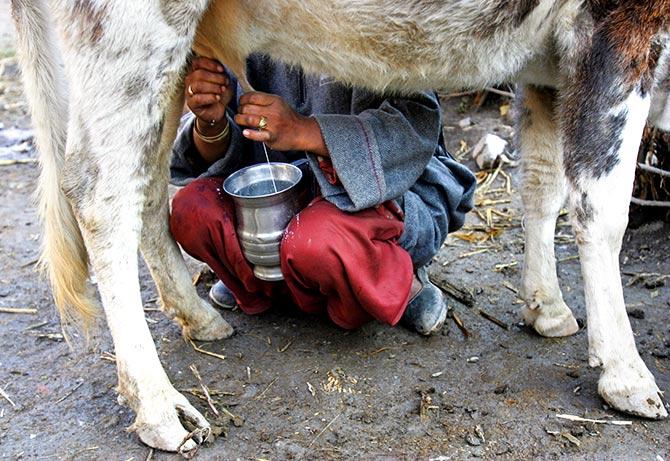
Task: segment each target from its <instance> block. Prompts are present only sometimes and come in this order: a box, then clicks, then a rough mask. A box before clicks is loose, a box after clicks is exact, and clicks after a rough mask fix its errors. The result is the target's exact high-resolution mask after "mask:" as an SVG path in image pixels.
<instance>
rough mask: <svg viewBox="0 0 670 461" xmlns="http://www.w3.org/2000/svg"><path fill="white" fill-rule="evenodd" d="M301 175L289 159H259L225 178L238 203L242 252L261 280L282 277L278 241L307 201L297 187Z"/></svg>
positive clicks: (237, 210) (236, 210)
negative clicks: (276, 160)
mask: <svg viewBox="0 0 670 461" xmlns="http://www.w3.org/2000/svg"><path fill="white" fill-rule="evenodd" d="M301 178H302V171H300V168H298V167H296V166H294V165H291V164H290V163H259V164H257V165H252V166H249V167H246V168H242V169H241V170H238V171H236V172H235V173H233V174H231V175H230V176H229V177H228V178H227V179H226V180H225V181H224V182H223V189H224V191H225V192H226V193H227V194H229V195H230V196H231V197H232V199H233V203H234V204H235V216H236V219H237V223H236V229H237V238H238V240H239V242H240V246H241V247H242V252H243V253H244V256H245V257H246V258H247V260H248V261H249V262H250V263H252V264H253V265H254V275H255V276H256V277H258V278H259V279H261V280H267V281H278V280H283V275H282V273H281V268H280V265H279V261H280V259H279V245H280V243H281V240H282V237H283V235H284V231H285V230H286V226H287V225H288V223H289V221H291V219H292V218H293V216H295V215H296V214H297V213H298V212H299V211H300V210H301V209H302V208H303V207H304V206H305V205H306V203H305V200H304V198H305V194H303V193H301V188H300V187H297V186H298V184H299V183H300V179H301ZM273 181H274V183H273ZM275 186H276V192H275Z"/></svg>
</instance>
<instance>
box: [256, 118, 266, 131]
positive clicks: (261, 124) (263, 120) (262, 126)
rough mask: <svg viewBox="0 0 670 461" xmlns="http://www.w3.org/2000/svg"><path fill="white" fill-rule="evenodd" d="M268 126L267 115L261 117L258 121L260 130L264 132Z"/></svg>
mask: <svg viewBox="0 0 670 461" xmlns="http://www.w3.org/2000/svg"><path fill="white" fill-rule="evenodd" d="M267 126H268V119H267V117H265V115H261V119H260V120H259V121H258V129H259V130H264V129H265V128H267Z"/></svg>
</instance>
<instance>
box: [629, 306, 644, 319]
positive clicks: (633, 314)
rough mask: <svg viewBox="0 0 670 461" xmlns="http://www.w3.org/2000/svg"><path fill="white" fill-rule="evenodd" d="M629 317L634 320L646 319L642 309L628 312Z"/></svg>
mask: <svg viewBox="0 0 670 461" xmlns="http://www.w3.org/2000/svg"><path fill="white" fill-rule="evenodd" d="M628 317H633V318H634V319H639V320H642V319H644V311H643V310H642V309H633V310H631V311H630V312H628Z"/></svg>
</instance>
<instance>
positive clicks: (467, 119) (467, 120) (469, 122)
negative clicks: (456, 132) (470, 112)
mask: <svg viewBox="0 0 670 461" xmlns="http://www.w3.org/2000/svg"><path fill="white" fill-rule="evenodd" d="M471 125H472V119H471V118H470V117H465V118H464V119H462V120H460V121H459V122H458V126H459V127H461V128H467V127H469V126H471Z"/></svg>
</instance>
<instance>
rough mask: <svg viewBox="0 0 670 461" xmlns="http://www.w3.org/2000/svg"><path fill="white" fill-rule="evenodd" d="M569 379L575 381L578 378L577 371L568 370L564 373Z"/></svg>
mask: <svg viewBox="0 0 670 461" xmlns="http://www.w3.org/2000/svg"><path fill="white" fill-rule="evenodd" d="M566 375H568V376H569V377H571V378H574V379H577V378H579V370H570V371H568V372H567V373H566Z"/></svg>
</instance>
